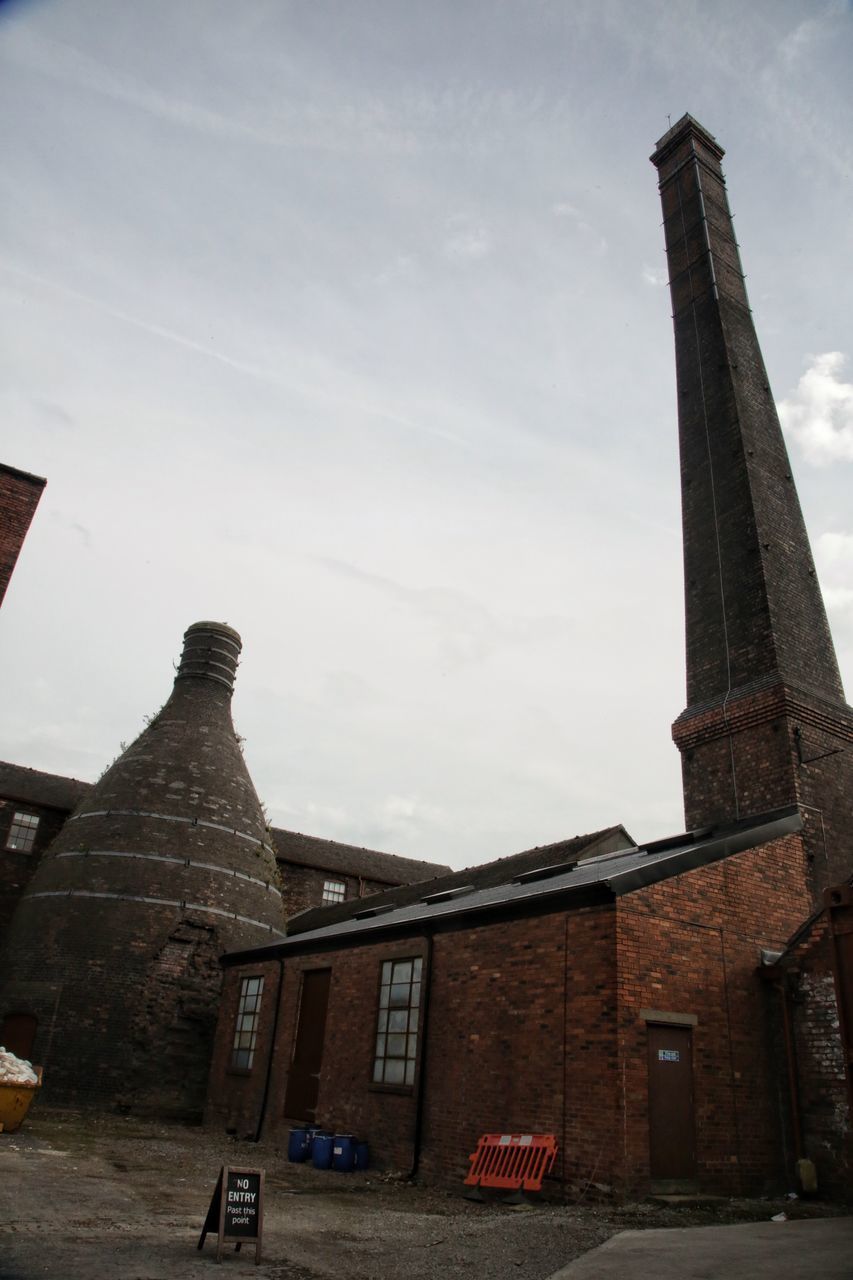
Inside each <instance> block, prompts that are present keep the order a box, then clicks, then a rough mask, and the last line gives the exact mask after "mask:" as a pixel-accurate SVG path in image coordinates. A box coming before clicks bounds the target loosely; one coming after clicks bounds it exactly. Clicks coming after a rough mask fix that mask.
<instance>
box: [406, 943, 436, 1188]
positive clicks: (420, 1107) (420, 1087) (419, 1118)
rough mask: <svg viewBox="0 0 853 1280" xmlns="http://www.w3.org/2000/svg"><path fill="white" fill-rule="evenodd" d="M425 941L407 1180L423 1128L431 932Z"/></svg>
mask: <svg viewBox="0 0 853 1280" xmlns="http://www.w3.org/2000/svg"><path fill="white" fill-rule="evenodd" d="M424 940H425V942H426V956H425V959H426V981H425V982H424V984H423V987H422V999H423V1011H424V1012H423V1018H422V1019H421V1062H420V1069H419V1071H418V1083H417V1091H416V1094H415V1133H414V1138H413V1139H412V1167H411V1169H410V1170H409V1172H408V1174H407V1178H408V1181H410V1182H411V1181H412V1179H413V1178H415V1177H416V1176H417V1172H418V1165H419V1164H420V1159H421V1144H422V1141H423V1128H424V1103H425V1101H426V1078H427V1044H428V1036H429V1005H430V993H431V991H432V952H433V945H432V944H433V935H432V934H431V933H426V934H424Z"/></svg>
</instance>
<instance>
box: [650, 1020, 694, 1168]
mask: <svg viewBox="0 0 853 1280" xmlns="http://www.w3.org/2000/svg"><path fill="white" fill-rule="evenodd" d="M648 1033H649V1171H650V1173H651V1177H652V1181H653V1182H654V1183H656V1184H666V1185H665V1186H661V1185H658V1189H659V1190H660V1191H666V1190H671V1191H677V1190H679V1189H681V1188H682V1187H684V1188H685V1189H687V1190H691V1189H692V1188H693V1187H695V1184H696V1128H695V1123H694V1115H693V1035H692V1032H691V1029H690V1027H679V1026H657V1025H655V1024H651V1023H650V1024H649V1027H648Z"/></svg>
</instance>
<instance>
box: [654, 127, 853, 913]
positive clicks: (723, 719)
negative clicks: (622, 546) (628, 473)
mask: <svg viewBox="0 0 853 1280" xmlns="http://www.w3.org/2000/svg"><path fill="white" fill-rule="evenodd" d="M723 154H724V153H723V149H722V148H721V147H720V146H719V145H718V143H717V142H716V140H715V139H714V138H713V137H712V135H711V134H710V133H708V132H707V130H705V129H704V128H703V127H702V126H701V125H700V124H698V122H697V121H696V120H694V119H693V118H692V117H691V116H689V115H685V116H684V117H683V118H682V119H681V120H679V121H678V123H677V124H675V125H674V126H673V127H672V128H671V129H670V130H669V131H668V132H667V133H666V134H665V135H664V136H663V137H662V138H661V140H660V141H659V142H658V144H657V148H656V150H655V152H654V154H653V155H652V157H651V160H652V163H653V164H654V165H655V166H656V168H657V170H658V175H659V182H660V193H661V202H662V206H663V219H664V234H665V241H666V253H667V261H668V266H669V285H670V294H671V299H672V309H673V325H674V329H675V359H676V379H677V387H678V424H679V444H680V456H681V494H682V523H683V534H684V594H685V623H686V649H687V708H686V710H684V711H683V712H682V713H681V715H680V716H679V717H678V719H677V720H676V721H675V724H674V725H673V738H674V740H675V743H676V745H677V746H678V748H679V750H680V752H681V756H682V773H683V783H684V804H685V817H686V822H687V826H688V827H697V826H702V825H705V824H707V823H712V822H715V821H719V820H723V819H728V818H738V817H743V816H747V815H749V814H754V813H759V812H763V811H767V810H770V809H773V808H776V807H779V806H782V805H786V804H791V803H797V804H799V805H800V807H801V809H802V812H803V817H804V820H805V823H806V848H807V851H808V858H809V861H810V863H811V872H812V880H813V887H814V891H815V894H816V895H817V893H818V892H819V890H820V889H821V888H823V887H825V886H826V885H828V884H832V883H834V882H837V881H838V880H840V879H842V878H844V876H846V875H848V874H849V873H850V871H851V870H853V805H851V802H850V798H849V797H850V795H851V794H853V710H852V709H851V708H850V707H849V706H848V705H847V704H846V703H845V701H844V690H843V688H842V684H841V677H840V674H839V670H838V662H837V659H836V656H835V650H834V647H833V643H832V637H831V635H830V631H829V624H828V622H827V618H826V611H825V608H824V604H823V598H822V596H821V592H820V586H819V584H818V580H817V575H816V572H815V566H814V561H813V559H812V553H811V548H810V546H809V540H808V535H807V533H806V529H805V524H804V522H803V516H802V512H801V509H800V504H799V499H798V497H797V492H796V489H795V486H794V481H793V477H792V473H791V465H790V462H789V460H788V454H787V451H786V448H785V442H784V439H783V437H782V431H781V428H780V426H779V419H778V415H777V413H776V407H775V405H774V402H773V397H772V394H771V391H770V386H769V383H768V379H767V372H766V370H765V367H764V361H763V359H762V356H761V351H760V348H759V345H758V339H757V337H756V333H755V327H754V324H753V320H752V314H751V312H750V309H749V303H748V299H747V294H746V287H745V284H744V276H743V272H742V269H741V263H740V255H739V251H738V246H737V243H736V241H735V235H734V227H733V223H732V218H731V214H730V212H729V206H728V199H727V195H726V184H725V178H724V176H723V172H722V169H721V166H720V161H721V159H722V157H723Z"/></svg>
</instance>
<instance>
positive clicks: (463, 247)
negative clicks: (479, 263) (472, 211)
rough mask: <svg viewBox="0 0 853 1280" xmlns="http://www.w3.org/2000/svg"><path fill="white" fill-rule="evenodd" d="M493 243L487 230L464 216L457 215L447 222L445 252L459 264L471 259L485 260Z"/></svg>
mask: <svg viewBox="0 0 853 1280" xmlns="http://www.w3.org/2000/svg"><path fill="white" fill-rule="evenodd" d="M491 250H492V242H491V239H490V237H489V233H488V232H487V231H486V228H485V227H483V226H481V225H479V224H478V223H475V222H472V221H471V220H470V219H469V218H467V217H466V216H465V215H464V214H456V215H454V216H453V217H452V218H448V220H447V234H446V236H445V240H444V252H445V254H446V255H447V257H448V258H453V259H455V260H456V261H457V262H461V261H465V260H467V259H471V258H485V257H486V255H487V254H489V253H491Z"/></svg>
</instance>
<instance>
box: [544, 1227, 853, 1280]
mask: <svg viewBox="0 0 853 1280" xmlns="http://www.w3.org/2000/svg"><path fill="white" fill-rule="evenodd" d="M810 1276H814V1277H816V1278H817V1280H853V1218H820V1219H809V1220H804V1221H800V1222H745V1223H738V1225H737V1226H733V1227H688V1228H684V1229H678V1230H666V1231H662V1230H651V1231H620V1232H619V1234H618V1235H615V1236H612V1237H611V1238H610V1239H609V1240H608V1241H607V1243H606V1244H603V1245H601V1246H600V1247H599V1248H598V1249H593V1250H592V1252H591V1253H587V1254H584V1256H583V1257H582V1258H578V1259H577V1261H576V1262H570V1263H569V1265H568V1266H567V1267H563V1268H562V1269H561V1270H560V1271H556V1272H555V1273H554V1275H553V1276H551V1280H804V1277H810Z"/></svg>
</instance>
